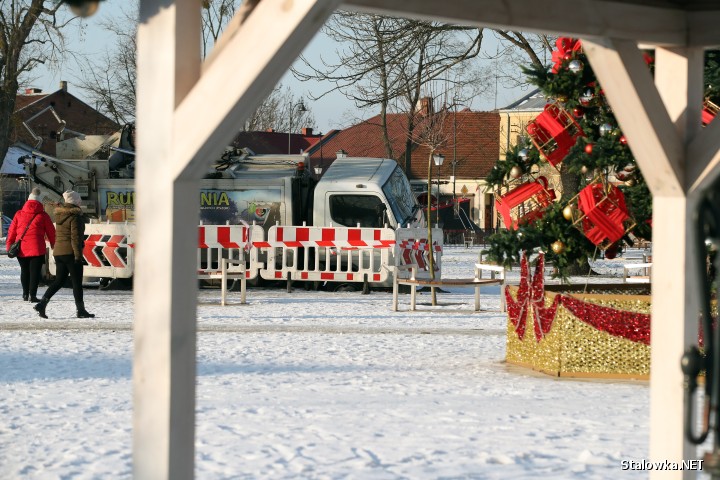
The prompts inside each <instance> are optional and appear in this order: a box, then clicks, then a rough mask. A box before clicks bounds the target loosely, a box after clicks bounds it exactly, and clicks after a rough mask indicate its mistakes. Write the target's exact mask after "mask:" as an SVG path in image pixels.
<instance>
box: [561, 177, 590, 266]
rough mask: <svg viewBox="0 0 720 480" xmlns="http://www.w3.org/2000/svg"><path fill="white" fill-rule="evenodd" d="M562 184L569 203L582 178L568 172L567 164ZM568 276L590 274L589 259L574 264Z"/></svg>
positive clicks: (563, 195)
mask: <svg viewBox="0 0 720 480" xmlns="http://www.w3.org/2000/svg"><path fill="white" fill-rule="evenodd" d="M560 184H561V185H562V201H564V202H567V201H569V200H570V199H571V198H572V197H574V196H575V195H577V193H578V191H580V176H579V175H578V174H576V173H570V172H568V171H567V168H566V167H565V164H563V165H562V166H561V167H560ZM566 271H567V274H568V275H587V274H588V273H590V262H589V261H588V259H587V258H585V259H584V261H583V262H582V264H580V265H578V264H575V263H573V264H572V265H569V266H568V268H567V270H566Z"/></svg>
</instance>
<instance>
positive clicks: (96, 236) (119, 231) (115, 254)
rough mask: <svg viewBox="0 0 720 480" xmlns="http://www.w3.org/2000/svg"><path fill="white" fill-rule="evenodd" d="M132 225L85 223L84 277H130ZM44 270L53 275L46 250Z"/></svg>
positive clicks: (132, 247)
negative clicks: (46, 257) (46, 258)
mask: <svg viewBox="0 0 720 480" xmlns="http://www.w3.org/2000/svg"><path fill="white" fill-rule="evenodd" d="M134 236H135V225H134V224H132V223H90V224H87V225H85V247H84V248H83V258H84V260H85V264H86V265H85V267H84V269H83V274H84V275H85V276H87V277H105V278H130V277H132V276H133V271H134V270H135V244H134V241H133V238H134ZM50 253H51V254H50V261H49V262H48V270H49V272H50V273H51V274H52V275H55V259H54V257H53V255H52V251H51V252H50Z"/></svg>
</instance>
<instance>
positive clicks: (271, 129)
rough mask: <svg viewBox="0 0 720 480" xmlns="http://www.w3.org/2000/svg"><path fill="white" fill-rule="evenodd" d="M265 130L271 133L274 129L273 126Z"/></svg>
mask: <svg viewBox="0 0 720 480" xmlns="http://www.w3.org/2000/svg"><path fill="white" fill-rule="evenodd" d="M265 131H266V132H269V133H272V132H274V131H275V129H274V128H266V129H265Z"/></svg>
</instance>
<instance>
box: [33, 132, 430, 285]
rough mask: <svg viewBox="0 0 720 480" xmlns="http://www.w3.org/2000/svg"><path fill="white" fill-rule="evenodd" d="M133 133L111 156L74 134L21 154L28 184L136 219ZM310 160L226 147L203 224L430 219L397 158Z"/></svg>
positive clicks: (203, 200) (97, 212) (203, 207)
mask: <svg viewBox="0 0 720 480" xmlns="http://www.w3.org/2000/svg"><path fill="white" fill-rule="evenodd" d="M132 138H133V131H132V129H131V128H128V127H126V128H124V129H123V131H122V133H121V135H120V141H119V142H117V141H116V142H115V143H114V144H111V145H106V147H107V149H108V150H109V151H110V152H112V153H111V154H110V155H109V158H106V159H102V158H93V157H96V156H98V151H97V150H95V151H92V152H88V151H86V150H84V149H83V148H82V146H81V142H78V141H77V139H71V140H72V141H73V146H72V148H70V147H67V148H65V147H64V146H63V145H61V144H62V143H64V142H58V145H59V146H58V152H59V154H60V152H65V158H58V157H52V156H49V155H45V154H42V153H40V152H33V153H32V154H31V155H27V156H26V157H23V158H22V159H21V162H23V163H24V169H25V172H26V175H27V178H28V180H29V182H28V183H29V186H30V188H32V187H34V186H39V187H40V188H41V189H42V190H43V191H44V192H46V194H47V195H48V197H50V200H57V201H60V199H61V197H62V193H63V191H65V190H67V189H74V190H75V191H77V192H78V193H79V194H80V196H81V198H82V200H83V202H82V208H83V209H84V211H85V213H86V215H88V216H89V217H90V218H92V219H96V220H97V221H98V222H103V223H105V224H108V225H112V224H116V223H127V222H130V223H132V221H133V219H134V215H135V190H134V151H133V148H132V146H133V145H132V141H131V140H132ZM95 145H97V142H95ZM68 157H70V158H68ZM73 157H74V158H73ZM77 157H82V158H77ZM308 165H309V157H308V156H307V155H306V154H300V155H255V154H253V152H251V151H248V150H247V149H236V148H229V149H227V150H226V152H225V153H224V154H223V155H222V156H221V158H219V159H218V160H217V161H216V162H214V163H213V164H212V165H211V166H210V168H209V171H208V172H207V174H206V175H205V178H203V179H202V180H201V182H200V183H201V185H200V190H199V191H198V192H197V196H198V202H199V204H200V221H201V224H202V225H257V226H261V227H262V228H263V231H264V232H265V234H266V235H267V232H268V231H269V230H270V229H271V228H272V227H277V226H308V227H313V226H317V227H340V228H342V227H348V228H360V229H369V228H371V229H382V228H387V229H392V230H395V229H397V228H398V227H400V226H402V227H415V228H422V227H425V226H426V223H425V218H424V213H423V210H422V207H421V206H420V205H419V204H418V202H417V200H416V198H415V196H414V194H413V192H412V189H411V187H410V182H409V181H408V179H407V177H406V176H405V173H404V172H403V170H402V169H401V168H400V167H399V165H398V164H397V162H395V161H394V160H391V159H385V158H356V157H341V158H337V159H336V160H334V161H333V163H332V164H331V165H330V167H329V168H328V169H327V170H326V171H324V172H322V174H321V175H317V174H315V175H313V174H311V172H310V169H309V168H308ZM312 173H315V172H312ZM48 211H49V213H51V215H52V212H51V209H48ZM86 243H87V242H86ZM128 243H131V242H128ZM100 256H102V254H100ZM87 260H88V259H87V258H86V261H87ZM266 260H267V259H266V257H262V258H261V261H266ZM204 261H205V262H211V261H214V259H211V258H206V259H204ZM111 276H113V275H111ZM123 276H127V272H125V273H123ZM384 283H388V282H387V281H385V282H384Z"/></svg>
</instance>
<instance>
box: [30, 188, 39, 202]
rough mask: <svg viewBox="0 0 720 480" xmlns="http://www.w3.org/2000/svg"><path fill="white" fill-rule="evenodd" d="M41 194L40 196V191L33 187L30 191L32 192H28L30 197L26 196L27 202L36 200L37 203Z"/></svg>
mask: <svg viewBox="0 0 720 480" xmlns="http://www.w3.org/2000/svg"><path fill="white" fill-rule="evenodd" d="M41 194H42V192H41V191H40V189H39V188H37V187H35V188H33V189H32V192H30V195H29V196H28V200H37V201H38V202H39V201H40V195H41Z"/></svg>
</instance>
